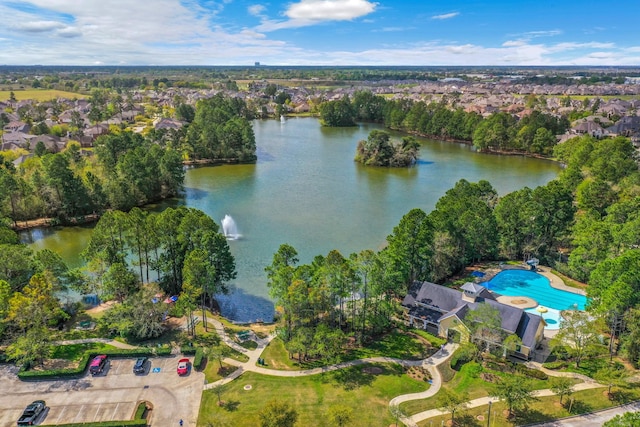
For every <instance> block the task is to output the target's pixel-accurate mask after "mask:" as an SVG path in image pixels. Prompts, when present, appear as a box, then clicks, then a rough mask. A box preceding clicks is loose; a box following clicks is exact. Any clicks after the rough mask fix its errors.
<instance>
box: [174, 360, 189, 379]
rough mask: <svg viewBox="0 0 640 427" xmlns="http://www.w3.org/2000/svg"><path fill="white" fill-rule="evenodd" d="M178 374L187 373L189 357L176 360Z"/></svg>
mask: <svg viewBox="0 0 640 427" xmlns="http://www.w3.org/2000/svg"><path fill="white" fill-rule="evenodd" d="M177 371H178V375H187V374H188V373H189V359H180V360H178V370H177Z"/></svg>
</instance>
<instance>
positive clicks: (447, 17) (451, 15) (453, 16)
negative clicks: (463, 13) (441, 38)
mask: <svg viewBox="0 0 640 427" xmlns="http://www.w3.org/2000/svg"><path fill="white" fill-rule="evenodd" d="M458 15H460V12H451V13H445V14H442V15H434V16H432V17H431V19H438V20H443V19H451V18H455V17H456V16H458Z"/></svg>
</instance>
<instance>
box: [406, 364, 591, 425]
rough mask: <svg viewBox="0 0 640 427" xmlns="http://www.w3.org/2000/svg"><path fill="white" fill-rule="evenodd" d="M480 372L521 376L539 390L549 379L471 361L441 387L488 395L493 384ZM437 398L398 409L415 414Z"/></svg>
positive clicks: (433, 405) (471, 396)
mask: <svg viewBox="0 0 640 427" xmlns="http://www.w3.org/2000/svg"><path fill="white" fill-rule="evenodd" d="M481 372H487V373H489V374H491V375H495V376H498V377H505V376H513V375H516V376H518V377H520V378H522V379H523V381H525V380H526V381H529V383H530V384H531V389H532V390H539V389H545V388H549V387H550V382H549V380H538V379H534V378H530V377H526V376H524V375H521V374H516V373H503V372H497V371H491V370H487V369H483V368H482V367H481V366H480V365H479V364H478V363H475V362H471V363H467V364H465V365H464V366H463V367H462V369H460V371H458V372H457V373H456V375H455V376H454V377H453V379H452V380H451V381H449V382H447V383H444V384H443V388H446V389H449V390H453V391H455V392H456V393H459V394H463V393H466V394H467V396H468V397H469V400H472V399H477V398H479V397H484V396H489V395H490V394H491V393H492V392H493V390H494V389H495V384H494V383H491V382H487V381H485V380H484V379H482V378H481V376H480V374H481ZM575 382H576V383H577V382H579V381H578V380H576V381H575ZM438 399H439V396H438V394H436V395H435V396H433V397H430V398H428V399H420V400H413V401H410V402H406V403H403V404H402V405H400V409H402V410H403V411H404V412H405V413H407V414H416V413H418V412H422V411H426V410H428V409H433V408H437V407H438Z"/></svg>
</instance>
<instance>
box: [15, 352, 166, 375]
mask: <svg viewBox="0 0 640 427" xmlns="http://www.w3.org/2000/svg"><path fill="white" fill-rule="evenodd" d="M98 354H106V355H107V356H109V357H113V358H121V357H122V358H125V357H140V356H152V355H153V354H154V353H153V350H152V349H150V348H146V347H141V348H135V349H114V350H107V351H102V352H96V351H95V350H89V351H86V352H85V353H84V355H83V356H82V359H80V363H78V366H77V367H75V368H64V369H50V370H47V371H31V370H22V369H20V372H18V378H20V379H21V380H45V379H54V378H68V377H78V376H81V375H83V374H84V372H85V370H86V369H87V365H88V364H89V361H90V360H91V359H92V358H94V357H95V356H97V355H98Z"/></svg>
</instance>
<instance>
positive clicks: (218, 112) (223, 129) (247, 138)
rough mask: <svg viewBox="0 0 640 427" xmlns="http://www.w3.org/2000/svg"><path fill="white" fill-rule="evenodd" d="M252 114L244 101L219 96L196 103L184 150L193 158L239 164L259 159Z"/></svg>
mask: <svg viewBox="0 0 640 427" xmlns="http://www.w3.org/2000/svg"><path fill="white" fill-rule="evenodd" d="M251 118H253V115H252V113H251V111H249V109H248V108H247V105H246V103H245V102H244V100H243V99H241V98H230V97H225V96H223V95H221V94H217V95H215V96H213V97H211V98H208V99H202V100H200V101H198V103H197V104H196V111H195V116H194V118H193V122H192V123H191V124H190V126H189V129H188V131H187V135H186V139H185V141H184V142H185V143H184V147H185V150H186V152H187V154H188V155H189V157H191V158H193V159H214V160H225V161H238V162H253V161H255V160H256V158H257V157H256V140H255V135H254V133H253V128H252V126H251V123H250V122H249V119H251Z"/></svg>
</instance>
